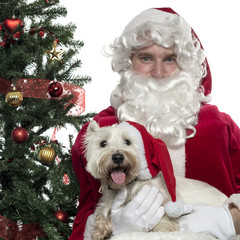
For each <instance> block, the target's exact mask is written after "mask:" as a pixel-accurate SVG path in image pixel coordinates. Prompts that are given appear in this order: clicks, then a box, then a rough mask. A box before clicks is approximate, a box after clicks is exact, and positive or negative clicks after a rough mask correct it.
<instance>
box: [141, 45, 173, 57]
mask: <svg viewBox="0 0 240 240" xmlns="http://www.w3.org/2000/svg"><path fill="white" fill-rule="evenodd" d="M136 53H137V54H138V55H142V54H146V55H152V54H154V53H162V54H165V55H175V54H174V46H172V47H169V48H166V47H163V46H160V45H156V44H153V45H151V46H147V47H144V48H142V49H139V50H138V51H137V52H136Z"/></svg>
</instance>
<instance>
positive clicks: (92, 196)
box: [69, 107, 117, 240]
mask: <svg viewBox="0 0 240 240" xmlns="http://www.w3.org/2000/svg"><path fill="white" fill-rule="evenodd" d="M94 120H96V121H97V122H98V123H99V125H100V126H101V127H102V126H107V125H112V124H114V123H116V122H117V118H116V116H115V114H114V109H113V108H112V107H109V108H107V109H106V110H104V111H102V112H100V113H99V114H98V115H97V116H95V117H94ZM87 127H88V123H87V124H85V125H84V126H83V127H82V129H81V131H80V132H79V134H78V136H77V138H76V141H75V143H74V145H73V147H72V164H73V168H74V171H75V174H76V176H77V178H78V181H79V186H80V199H79V208H78V214H77V216H76V218H75V220H74V224H73V232H72V234H71V236H70V238H69V240H82V239H83V236H84V231H85V225H86V221H87V219H88V216H89V215H91V214H92V213H94V210H95V206H96V204H97V202H98V200H99V198H100V196H101V195H100V194H99V192H98V190H99V187H100V183H99V181H98V180H96V179H95V178H93V177H92V176H91V175H90V174H89V173H88V172H87V171H86V168H85V167H86V159H85V158H84V154H83V150H84V149H83V138H84V135H85V132H86V130H87Z"/></svg>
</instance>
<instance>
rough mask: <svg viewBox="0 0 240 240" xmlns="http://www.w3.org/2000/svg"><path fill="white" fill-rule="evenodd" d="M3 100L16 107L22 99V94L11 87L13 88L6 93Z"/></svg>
mask: <svg viewBox="0 0 240 240" xmlns="http://www.w3.org/2000/svg"><path fill="white" fill-rule="evenodd" d="M5 100H6V102H7V104H8V105H9V106H11V107H18V106H20V105H21V103H22V101H23V95H22V94H21V93H20V92H19V91H17V90H16V88H15V87H13V90H12V91H10V92H9V93H7V95H6V97H5Z"/></svg>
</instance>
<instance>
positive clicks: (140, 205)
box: [111, 185, 164, 235]
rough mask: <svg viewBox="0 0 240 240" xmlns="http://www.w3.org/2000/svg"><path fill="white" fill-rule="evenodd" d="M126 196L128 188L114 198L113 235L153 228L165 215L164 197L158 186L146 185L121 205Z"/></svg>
mask: <svg viewBox="0 0 240 240" xmlns="http://www.w3.org/2000/svg"><path fill="white" fill-rule="evenodd" d="M126 196H127V190H126V189H122V190H121V191H120V192H119V193H118V195H117V196H116V198H115V200H114V203H113V206H112V211H111V219H112V223H113V235H118V234H121V233H126V232H135V231H137V232H148V231H149V230H152V229H153V228H154V227H155V226H156V225H157V223H158V222H159V221H160V220H161V218H162V216H163V215H164V207H163V206H162V203H163V201H164V198H163V195H162V194H161V193H160V192H159V190H158V188H157V187H151V186H149V185H145V186H143V188H142V189H141V190H140V191H139V193H138V194H137V195H136V197H135V198H134V199H133V200H132V201H131V202H129V203H128V204H127V205H126V206H121V205H122V204H123V202H124V201H125V199H126Z"/></svg>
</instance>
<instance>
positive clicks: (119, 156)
mask: <svg viewBox="0 0 240 240" xmlns="http://www.w3.org/2000/svg"><path fill="white" fill-rule="evenodd" d="M112 160H113V162H114V163H116V164H121V163H122V162H123V160H124V155H123V154H121V153H114V154H113V155H112Z"/></svg>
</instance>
